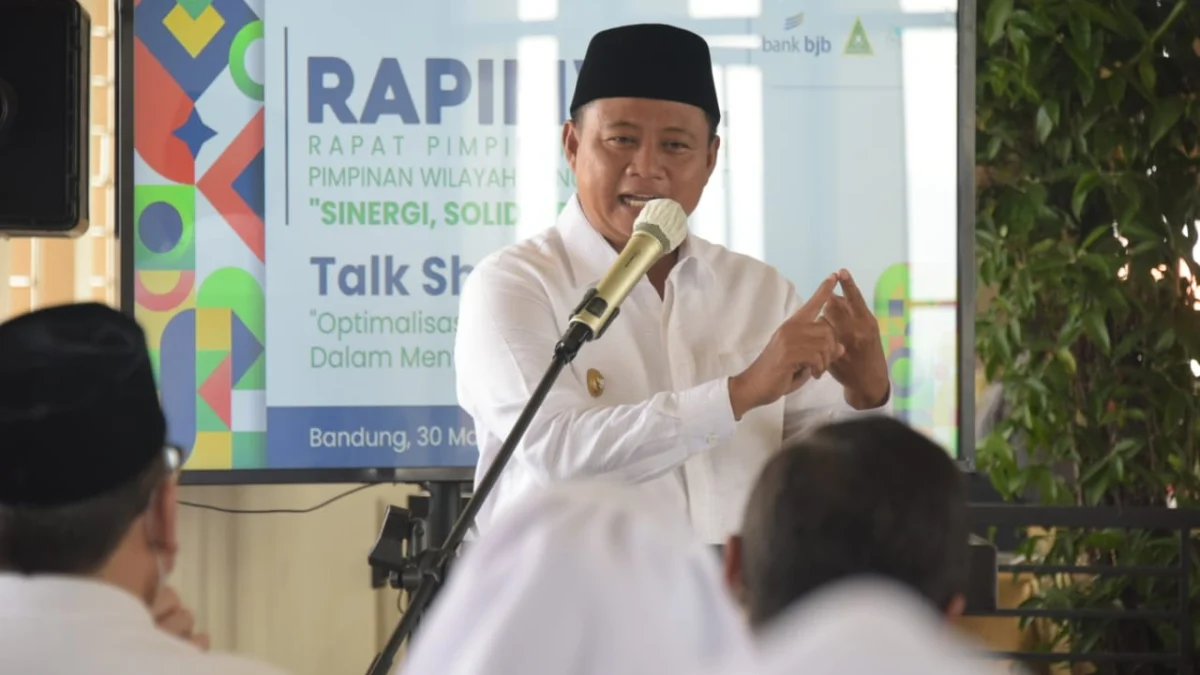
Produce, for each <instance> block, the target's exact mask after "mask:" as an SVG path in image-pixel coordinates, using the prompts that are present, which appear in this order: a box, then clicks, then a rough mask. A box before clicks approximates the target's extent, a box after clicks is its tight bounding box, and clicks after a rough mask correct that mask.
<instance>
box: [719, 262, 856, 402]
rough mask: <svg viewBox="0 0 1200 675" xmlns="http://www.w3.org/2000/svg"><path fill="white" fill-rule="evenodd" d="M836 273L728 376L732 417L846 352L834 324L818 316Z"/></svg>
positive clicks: (776, 395) (790, 388)
mask: <svg viewBox="0 0 1200 675" xmlns="http://www.w3.org/2000/svg"><path fill="white" fill-rule="evenodd" d="M836 287H837V275H835V274H831V275H830V276H829V278H827V279H826V280H825V281H823V282H821V285H820V286H819V287H818V288H817V292H816V293H814V294H813V296H812V297H811V298H809V299H808V302H806V303H804V306H803V307H801V308H800V309H799V310H797V311H796V313H795V314H793V315H792V316H790V317H788V319H787V321H784V322H783V325H781V326H780V327H779V328H777V329H776V330H775V333H774V334H773V335H772V336H771V340H770V341H769V342H768V343H767V346H766V348H765V349H763V351H762V353H761V354H759V355H758V358H756V359H755V360H754V363H751V364H750V366H749V367H748V368H746V370H744V371H742V372H741V373H740V374H738V375H735V376H734V377H731V378H729V401H730V403H731V404H732V407H733V417H734V419H737V420H740V419H742V416H743V415H745V414H746V413H748V412H750V411H751V410H753V409H755V408H757V407H759V406H764V405H769V404H771V403H774V402H775V401H777V400H779V399H780V398H782V397H784V396H787V395H788V394H790V393H792V392H794V391H796V390H797V389H799V388H800V387H802V386H804V384H805V383H806V382H808V381H809V380H810V379H813V378H819V377H821V376H822V375H824V374H825V371H826V369H828V368H829V365H830V364H831V363H833V362H834V361H836V360H838V359H839V358H841V356H842V354H843V353H844V352H845V350H844V348H843V347H842V345H840V344H838V342H837V340H836V339H835V338H834V334H833V326H831V325H830V324H829V322H828V321H825V320H824V319H821V318H819V316H820V314H821V309H822V308H824V307H825V303H826V302H828V301H829V298H830V297H832V296H833V291H834V289H835V288H836Z"/></svg>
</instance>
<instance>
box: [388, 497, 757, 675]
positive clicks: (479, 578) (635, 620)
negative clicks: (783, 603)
mask: <svg viewBox="0 0 1200 675" xmlns="http://www.w3.org/2000/svg"><path fill="white" fill-rule="evenodd" d="M647 499H648V495H646V494H645V493H644V492H643V491H641V490H638V489H637V488H636V487H634V486H631V485H628V484H625V483H620V482H616V481H611V480H610V481H599V480H593V481H586V482H571V481H567V482H563V483H558V484H556V485H554V486H552V487H549V488H547V489H545V490H539V491H535V492H534V493H533V494H531V495H530V496H529V497H528V498H527V499H526V500H524V502H523V503H522V504H521V505H520V506H518V507H516V508H513V509H511V510H509V511H507V512H506V513H505V514H504V515H503V516H501V517H500V518H498V519H497V520H496V522H495V523H493V525H492V527H490V528H488V529H487V530H485V531H484V532H483V533H482V535H481V536H480V537H479V539H478V540H477V541H475V542H474V543H473V544H472V545H471V546H469V547H468V548H467V549H466V552H465V553H464V554H463V556H462V557H461V558H460V559H459V560H458V561H456V562H455V563H454V566H453V567H451V568H450V574H449V580H448V582H447V584H446V587H445V588H443V589H442V591H441V592H440V593H439V594H438V598H437V600H436V601H435V602H434V604H433V606H432V608H431V609H430V612H429V614H428V615H427V616H426V618H425V619H424V620H423V621H422V622H421V627H420V628H419V629H418V630H417V633H416V637H415V639H414V641H413V644H412V647H411V648H410V649H409V652H408V655H407V657H406V658H405V661H404V663H403V664H401V667H400V670H399V672H400V673H402V674H403V675H676V674H678V675H687V674H688V673H693V672H695V671H698V670H700V669H702V668H708V667H711V666H712V664H716V663H738V662H744V661H745V660H747V659H749V658H750V657H751V655H752V652H753V647H752V643H751V639H750V635H749V631H748V629H747V627H746V625H745V622H744V621H743V620H742V618H741V615H740V614H739V613H738V610H737V608H736V607H735V606H734V603H733V600H732V598H730V596H729V594H728V592H727V591H726V589H725V587H724V585H723V584H722V583H721V578H720V574H719V572H718V565H717V556H716V555H714V553H713V551H712V549H711V548H709V547H708V546H705V545H703V544H701V543H700V542H698V541H696V537H695V533H694V532H692V529H691V527H690V526H689V525H688V522H687V520H686V519H684V518H680V517H679V514H677V513H670V512H664V511H663V510H662V509H660V508H657V506H658V505H657V504H656V503H654V502H652V501H651V502H649V503H648V502H647Z"/></svg>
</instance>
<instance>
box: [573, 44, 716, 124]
mask: <svg viewBox="0 0 1200 675" xmlns="http://www.w3.org/2000/svg"><path fill="white" fill-rule="evenodd" d="M601 98H649V99H657V100H661V101H675V102H677V103H687V104H689V105H694V106H696V107H697V108H700V109H701V110H703V111H704V112H705V113H707V114H708V116H709V117H711V118H712V123H713V124H714V125H715V124H716V123H717V122H719V121H720V119H721V108H720V105H718V103H717V88H716V85H715V84H714V83H713V71H712V55H711V54H710V53H709V50H708V43H707V42H705V41H704V38H702V37H700V36H699V35H696V34H695V33H693V32H691V31H688V30H684V29H682V28H677V27H675V26H668V25H665V24H658V23H644V24H635V25H631V26H618V27H617V28H610V29H608V30H604V31H600V32H599V33H596V35H595V36H594V37H593V38H592V41H591V42H590V43H588V48H587V53H586V54H585V55H584V57H583V65H582V66H581V67H580V68H579V77H578V80H577V81H576V84H575V95H574V97H573V98H572V99H571V113H572V114H574V113H575V111H576V110H578V109H579V108H581V107H583V106H585V105H587V104H588V103H591V102H592V101H595V100H596V99H601Z"/></svg>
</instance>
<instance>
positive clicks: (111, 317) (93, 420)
mask: <svg viewBox="0 0 1200 675" xmlns="http://www.w3.org/2000/svg"><path fill="white" fill-rule="evenodd" d="M165 442H166V419H165V418H164V416H163V412H162V407H161V406H160V404H159V399H158V391H157V387H156V386H155V379H154V370H153V367H152V365H151V362H150V355H149V352H148V350H147V346H146V335H145V333H144V332H143V331H142V328H141V327H140V326H139V325H138V324H137V322H136V321H134V320H133V319H132V318H130V317H128V316H126V315H124V314H122V313H120V312H118V311H117V310H115V309H112V308H111V307H108V306H105V305H101V304H96V303H86V304H77V305H63V306H59V307H50V308H47V309H42V310H37V311H35V312H31V313H29V314H25V315H23V316H19V317H17V318H14V319H12V320H11V321H8V322H6V323H4V324H0V504H3V505H5V506H23V507H35V508H37V507H41V508H49V507H55V506H62V505H67V504H72V503H76V502H81V501H84V500H87V499H90V498H92V497H96V496H99V495H101V494H104V493H105V492H108V491H110V490H113V489H116V488H118V487H120V486H121V485H123V484H125V483H126V482H128V481H129V480H132V479H133V478H134V477H135V476H136V475H137V474H138V473H139V472H141V471H143V470H145V469H146V467H147V466H149V464H150V463H151V462H152V461H154V460H155V458H157V457H161V456H162V452H163V445H164V443H165Z"/></svg>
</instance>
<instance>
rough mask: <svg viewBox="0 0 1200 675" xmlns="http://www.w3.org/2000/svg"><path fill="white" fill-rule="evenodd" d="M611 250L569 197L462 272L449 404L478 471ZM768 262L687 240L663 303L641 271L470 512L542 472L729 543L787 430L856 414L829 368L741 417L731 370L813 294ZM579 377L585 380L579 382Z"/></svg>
mask: <svg viewBox="0 0 1200 675" xmlns="http://www.w3.org/2000/svg"><path fill="white" fill-rule="evenodd" d="M616 258H617V253H616V252H615V251H614V250H613V248H612V246H610V245H609V244H608V242H607V241H605V240H604V238H603V237H602V236H601V235H600V234H599V233H598V232H596V230H595V229H593V228H592V226H591V225H590V224H588V221H587V219H586V217H585V216H584V213H583V210H582V208H580V205H579V201H578V197H576V196H572V197H571V199H570V200H569V201H568V202H567V204H566V206H565V207H564V208H563V211H562V213H561V214H560V215H559V218H558V224H557V225H556V226H555V227H553V228H549V229H547V230H545V231H544V232H542V233H540V234H538V235H536V236H534V237H532V238H530V239H528V240H525V241H523V242H520V243H518V244H516V245H513V246H509V247H507V248H505V249H503V250H501V251H499V252H497V253H495V254H492V255H490V256H488V257H487V258H485V259H484V260H483V261H482V262H480V263H479V265H478V266H477V267H476V268H475V270H474V271H473V272H472V273H471V275H470V277H468V279H467V282H466V286H465V288H464V290H463V295H462V298H461V302H460V306H459V324H458V333H457V341H456V343H455V363H456V372H457V373H458V402H459V405H460V406H462V408H463V409H464V410H466V411H467V413H468V414H470V415H471V417H472V418H473V419H474V420H475V429H476V433H477V438H478V441H477V442H478V444H479V451H480V457H479V463H478V468H477V470H476V480H477V481H478V479H479V478H481V477H482V476H483V473H484V472H485V471H486V470H487V468H488V467H489V466H491V463H492V460H493V459H495V457H496V453H497V452H498V451H499V450H500V446H501V444H502V443H503V442H504V438H505V436H507V435H508V432H509V431H510V430H511V429H512V427H513V423H514V422H515V421H516V419H517V417H518V416H519V415H520V414H521V411H522V410H523V409H524V407H525V404H526V403H527V402H528V400H529V397H530V395H531V394H532V393H533V390H534V389H535V388H536V387H537V384H538V382H539V381H540V380H541V378H542V375H543V374H544V373H545V370H546V367H547V366H549V365H550V358H551V356H553V354H554V345H555V343H556V342H557V341H558V339H559V338H560V337H561V335H562V332H563V330H564V329H565V327H566V322H567V319H568V318H569V317H570V316H571V313H572V312H573V311H574V309H575V308H576V306H577V305H578V304H579V301H580V300H581V299H582V298H583V296H584V293H585V292H586V291H587V290H588V288H589V287H590V286H592V285H594V284H595V283H596V282H597V281H598V280H599V279H600V277H601V276H602V275H603V274H604V273H605V272H606V271H607V270H608V268H609V267H610V266H611V265H612V264H613V262H614V261H615V260H616ZM813 290H815V289H809V291H808V292H806V293H805V294H803V295H798V294H797V293H796V289H795V287H794V286H793V285H792V283H791V282H789V281H788V280H787V279H786V278H784V276H783V275H782V274H780V273H779V271H778V270H776V269H775V268H773V267H771V266H769V265H767V264H766V263H763V262H761V261H759V260H755V259H754V258H751V257H749V256H745V255H741V254H738V253H734V252H733V251H730V250H729V249H727V248H725V247H723V246H718V245H716V244H713V243H710V242H708V241H705V240H704V239H702V238H700V237H698V236H696V235H694V234H690V235H688V238H687V240H686V241H685V242H684V243H683V245H682V246H680V248H679V261H678V263H677V264H676V265H675V268H674V269H673V270H672V271H671V274H670V276H669V277H668V278H667V283H666V292H665V294H664V296H663V297H662V298H660V297H659V295H658V293H657V292H656V291H655V289H654V288H653V286H652V285H651V284H650V282H649V281H648V280H646V279H642V280H641V281H640V282H639V283H638V285H637V286H636V287H635V288H634V289H633V291H632V292H631V293H630V294H629V297H628V298H626V300H625V302H624V303H623V304H622V305H621V311H620V315H619V316H618V317H617V318H616V319H615V320H614V321H613V322H612V324H611V325H610V326H609V327H608V329H607V331H606V332H605V333H604V335H603V336H602V337H601V338H600V339H599V340H594V341H592V342H589V343H588V344H587V345H585V346H584V348H583V349H582V350H580V352H579V355H578V356H577V357H576V359H575V360H574V362H573V363H572V364H571V366H570V367H569V368H567V369H566V370H564V372H563V373H562V375H561V376H560V377H559V379H558V382H557V383H556V385H555V387H554V388H553V389H552V390H551V391H550V394H549V396H547V397H546V401H545V403H543V405H542V407H541V408H540V409H539V411H538V414H537V416H536V417H534V419H533V422H532V423H531V424H530V426H529V429H528V431H527V432H526V433H525V436H524V438H523V440H522V442H521V444H520V445H519V446H518V448H517V451H516V454H515V455H514V456H513V459H512V460H511V461H510V462H509V463H508V466H507V467H506V468H505V470H504V473H503V474H501V476H500V480H499V482H498V483H497V484H496V489H495V490H494V491H493V492H492V494H491V495H490V496H489V498H488V501H487V502H485V503H484V505H483V509H482V511H481V512H480V516H479V518H478V519H477V521H478V524H479V527H480V529H481V530H483V529H485V528H486V527H487V526H488V525H489V523H490V521H491V519H492V518H493V517H494V514H496V513H499V512H501V511H503V510H505V509H506V508H508V507H509V506H510V505H511V504H512V503H513V502H514V501H515V500H516V499H517V498H519V497H520V496H521V495H522V494H524V493H527V492H529V491H530V490H533V489H535V488H537V487H539V486H544V485H546V484H548V483H550V482H552V481H556V480H567V479H579V478H594V477H600V476H604V477H615V478H618V479H621V480H624V481H626V482H629V483H636V484H638V485H640V487H641V489H642V490H643V491H644V492H646V493H647V494H648V495H653V496H654V497H656V498H658V499H660V500H663V501H665V503H666V504H667V505H668V506H669V507H670V508H672V509H674V510H675V511H677V512H678V513H680V514H686V515H688V516H689V517H690V518H691V521H692V525H693V527H694V528H695V529H696V532H697V533H698V534H699V535H700V537H701V538H702V539H703V540H704V541H706V542H708V543H711V544H719V543H723V542H724V541H725V539H726V538H727V537H728V536H729V535H730V534H732V533H733V532H735V531H737V529H738V528H739V527H740V526H741V521H742V511H743V505H744V504H745V503H746V500H747V498H748V496H749V494H750V488H751V487H752V486H753V484H754V481H755V480H756V479H757V477H758V473H759V471H760V470H761V469H762V466H763V464H764V463H765V462H766V460H767V459H768V458H769V457H770V456H771V454H772V453H774V452H775V451H776V450H778V449H779V447H780V445H781V444H782V443H783V442H784V441H785V440H787V439H790V438H791V437H793V436H794V435H797V434H799V433H802V432H803V431H805V430H807V429H810V428H812V427H814V426H816V425H820V424H824V423H827V422H830V421H833V420H834V419H837V418H840V417H844V416H849V415H854V414H864V413H878V412H886V411H887V410H890V407H891V406H890V402H889V403H888V404H887V405H885V406H884V408H881V409H876V410H867V411H856V410H854V409H853V408H851V407H850V406H849V405H848V404H847V403H846V402H845V398H844V390H843V388H842V385H840V384H838V382H837V381H836V380H834V379H833V377H832V376H829V375H826V376H825V377H823V378H821V379H820V380H813V381H811V382H808V383H807V384H805V385H804V386H803V387H801V388H800V389H799V390H798V391H796V392H795V393H793V394H791V395H789V396H786V397H784V398H782V399H780V400H778V401H776V402H775V403H772V404H770V405H766V406H763V407H760V408H756V409H754V410H751V411H750V412H749V413H747V414H746V415H745V416H744V417H743V418H742V420H741V421H740V422H735V421H734V417H733V410H732V407H731V404H730V399H729V378H730V377H731V376H733V375H737V374H738V373H740V372H741V371H742V370H744V369H745V368H746V367H747V366H749V365H750V364H751V363H752V362H753V361H754V360H755V358H757V357H758V355H759V354H760V353H761V352H762V350H763V348H764V347H765V346H766V344H767V342H768V340H769V339H770V338H771V335H772V333H774V332H775V330H776V329H777V328H778V327H779V326H780V324H782V323H783V322H784V320H785V319H787V318H788V317H790V316H792V315H793V314H795V313H796V311H797V310H798V309H800V307H801V306H802V305H803V304H804V302H805V301H806V300H807V299H808V293H810V292H811V291H813ZM589 378H590V379H591V382H590V384H589Z"/></svg>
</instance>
